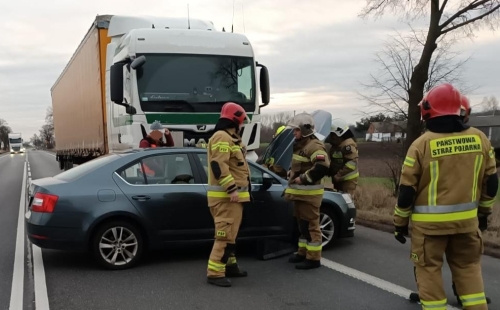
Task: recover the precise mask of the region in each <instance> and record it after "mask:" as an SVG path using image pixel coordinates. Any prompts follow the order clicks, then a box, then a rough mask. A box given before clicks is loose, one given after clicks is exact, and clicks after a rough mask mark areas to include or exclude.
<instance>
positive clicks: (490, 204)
mask: <svg viewBox="0 0 500 310" xmlns="http://www.w3.org/2000/svg"><path fill="white" fill-rule="evenodd" d="M494 204H495V199H491V200H482V201H480V202H479V206H480V207H483V208H491V207H493V205H494Z"/></svg>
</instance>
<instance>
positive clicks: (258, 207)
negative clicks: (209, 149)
mask: <svg viewBox="0 0 500 310" xmlns="http://www.w3.org/2000/svg"><path fill="white" fill-rule="evenodd" d="M195 156H197V157H198V160H197V162H198V164H199V165H200V168H199V170H200V172H201V173H204V175H203V176H202V178H203V181H204V184H205V185H208V178H207V174H208V161H207V154H206V153H197V154H196V155H195ZM249 165H250V173H251V181H252V196H253V198H254V201H253V203H245V204H244V208H243V219H242V222H241V227H240V230H239V233H238V236H239V237H256V236H263V235H270V234H271V235H279V234H283V233H286V232H287V230H289V229H290V220H291V216H292V211H291V210H292V209H291V204H289V203H287V202H286V201H285V200H284V199H283V198H282V197H281V194H282V192H283V190H284V188H283V186H282V185H281V183H280V182H279V181H278V180H276V179H275V180H274V182H273V183H274V184H273V185H272V186H271V187H270V188H269V189H267V190H264V189H263V185H262V182H263V181H262V180H263V173H264V170H261V169H260V168H257V167H256V166H254V165H252V162H249ZM287 225H288V226H287Z"/></svg>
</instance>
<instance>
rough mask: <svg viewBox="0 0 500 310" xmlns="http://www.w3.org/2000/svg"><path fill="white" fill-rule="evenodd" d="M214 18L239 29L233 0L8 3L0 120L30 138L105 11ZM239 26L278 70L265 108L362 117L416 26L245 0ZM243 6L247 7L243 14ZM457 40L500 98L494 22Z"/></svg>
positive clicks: (343, 4)
mask: <svg viewBox="0 0 500 310" xmlns="http://www.w3.org/2000/svg"><path fill="white" fill-rule="evenodd" d="M188 2H189V8H190V16H191V18H200V19H206V20H211V21H213V22H214V24H215V27H216V29H217V30H219V31H220V30H221V29H222V27H225V28H226V30H229V31H230V29H231V20H232V12H233V1H232V0H210V1H208V0H189V1H185V0H182V1H181V0H176V1H173V0H141V1H131V0H120V1H118V0H106V1H102V0H86V1H78V3H77V1H68V0H44V1H40V0H29V1H27V0H17V1H3V3H2V9H1V10H0V25H1V27H0V29H2V36H1V38H2V39H1V40H0V118H2V119H5V120H6V121H7V122H8V123H9V125H10V126H11V128H12V130H13V131H14V132H21V133H22V134H23V135H24V136H25V139H27V138H29V137H31V136H32V135H33V134H34V133H38V129H39V128H40V127H41V126H42V125H43V124H44V118H45V111H46V108H47V107H49V106H50V105H51V96H50V88H51V87H52V85H53V83H54V82H55V80H56V79H57V77H58V76H59V74H60V73H61V71H62V70H63V68H64V66H65V65H66V63H67V62H68V60H69V59H70V57H71V55H72V54H73V52H74V51H75V49H76V48H77V46H78V44H79V43H80V41H81V40H82V38H83V37H84V35H85V33H86V32H87V30H88V29H89V27H90V25H91V23H92V22H93V20H94V18H95V16H96V15H98V14H99V15H101V14H127V15H162V16H174V17H187V3H188ZM235 4H236V5H235V14H234V31H235V32H238V33H243V32H244V33H245V34H246V35H247V36H248V38H249V40H250V42H251V43H252V45H253V47H254V49H255V53H256V60H257V61H259V62H261V63H263V64H265V65H266V66H267V67H268V69H269V73H270V78H271V98H272V100H271V103H270V105H269V106H267V107H266V108H265V111H263V113H274V112H277V111H285V110H296V111H298V112H301V111H302V110H306V111H310V112H311V111H313V110H315V109H324V110H328V111H330V112H332V113H333V116H334V117H343V118H345V119H347V120H348V121H350V122H354V121H356V120H358V119H360V118H361V117H362V115H361V112H360V111H363V110H366V102H363V101H361V100H360V99H359V96H358V95H357V94H356V91H362V90H363V88H362V86H361V84H360V83H361V82H368V79H369V75H370V73H376V71H377V66H376V64H375V63H374V61H373V58H374V54H375V53H376V52H378V51H379V50H380V49H381V48H382V47H383V45H382V44H383V43H382V42H383V40H384V39H387V35H388V34H392V33H394V32H393V29H398V31H407V30H408V27H407V26H406V25H405V24H404V23H403V22H400V21H397V20H396V19H395V18H394V17H392V16H390V14H388V15H386V16H385V17H383V18H382V19H380V20H373V19H368V20H362V19H361V18H360V17H358V13H359V12H360V11H361V9H362V8H363V6H364V5H365V1H364V0H342V1H341V0H335V1H331V0H329V1H326V0H314V1H303V0H302V1H299V0H280V1H268V0H265V1H264V0H251V1H250V0H247V1H242V0H236V1H235ZM242 12H244V14H242ZM477 35H478V36H477V37H476V38H475V39H474V41H470V40H463V41H461V43H460V44H459V45H457V46H456V48H457V49H458V50H460V51H461V52H462V53H463V55H464V57H466V56H472V59H471V60H470V62H469V63H468V64H467V66H466V67H465V72H464V76H465V78H466V79H467V81H470V82H471V83H472V84H473V85H474V86H478V87H479V88H478V89H477V90H476V91H475V93H474V94H471V95H470V98H471V101H472V103H473V104H475V103H478V102H480V101H481V99H482V98H483V97H484V96H491V95H495V96H497V98H499V99H500V57H498V55H499V51H500V35H499V34H498V33H493V32H491V31H489V30H488V29H485V30H482V31H481V32H478V33H477Z"/></svg>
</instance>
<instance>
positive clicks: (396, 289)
mask: <svg viewBox="0 0 500 310" xmlns="http://www.w3.org/2000/svg"><path fill="white" fill-rule="evenodd" d="M321 264H322V265H323V266H325V267H328V268H330V269H333V270H335V271H337V272H340V273H343V274H345V275H347V276H349V277H351V278H355V279H358V280H360V281H363V282H365V283H368V284H370V285H373V286H375V287H377V288H379V289H382V290H384V291H387V292H389V293H392V294H395V295H397V296H400V297H403V298H405V299H408V298H409V296H410V293H412V291H410V290H409V289H407V288H404V287H402V286H399V285H396V284H394V283H391V282H388V281H385V280H382V279H380V278H377V277H374V276H371V275H369V274H366V273H364V272H361V271H359V270H356V269H353V268H350V267H347V266H344V265H341V264H339V263H336V262H334V261H331V260H329V259H326V258H321ZM447 309H448V310H460V309H459V308H455V307H453V306H450V305H448V307H447Z"/></svg>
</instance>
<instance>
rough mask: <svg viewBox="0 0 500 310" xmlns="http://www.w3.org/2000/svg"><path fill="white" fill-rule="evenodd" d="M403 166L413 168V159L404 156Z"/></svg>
mask: <svg viewBox="0 0 500 310" xmlns="http://www.w3.org/2000/svg"><path fill="white" fill-rule="evenodd" d="M403 164H404V165H406V166H408V167H413V165H415V159H413V158H411V157H409V156H406V158H405V161H404V162H403Z"/></svg>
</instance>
